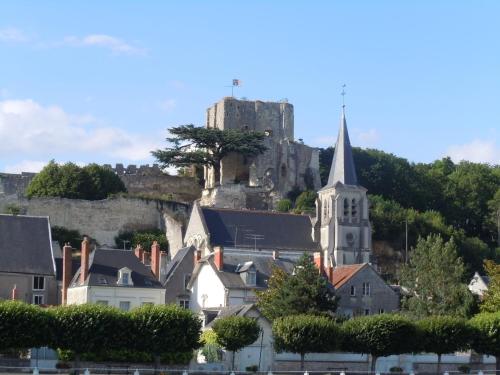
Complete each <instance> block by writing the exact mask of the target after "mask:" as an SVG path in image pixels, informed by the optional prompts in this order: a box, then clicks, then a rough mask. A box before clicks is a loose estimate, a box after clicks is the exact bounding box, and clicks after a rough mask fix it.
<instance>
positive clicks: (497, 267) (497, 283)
mask: <svg viewBox="0 0 500 375" xmlns="http://www.w3.org/2000/svg"><path fill="white" fill-rule="evenodd" d="M484 269H485V270H486V274H487V275H488V277H489V280H490V282H489V285H488V290H487V291H486V293H485V294H484V299H483V302H482V303H481V311H483V312H497V311H500V264H496V263H495V262H493V261H491V260H487V261H485V262H484Z"/></svg>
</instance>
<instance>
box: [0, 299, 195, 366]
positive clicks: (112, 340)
mask: <svg viewBox="0 0 500 375" xmlns="http://www.w3.org/2000/svg"><path fill="white" fill-rule="evenodd" d="M200 330H201V322H200V320H199V319H198V318H197V317H195V316H194V315H193V314H192V313H191V312H190V311H189V310H186V309H182V308H180V307H178V306H174V305H167V306H165V305H161V306H143V307H140V308H137V309H135V310H132V311H131V312H122V311H120V310H118V309H116V308H113V307H108V306H102V305H91V304H85V305H70V306H60V307H54V308H48V309H43V308H40V307H38V306H34V305H28V304H25V303H22V302H16V301H4V302H0V337H1V339H0V351H4V350H8V349H25V348H32V347H40V346H48V347H51V348H54V349H60V350H62V351H71V352H72V353H74V359H75V361H76V362H78V361H79V360H80V358H81V356H82V355H83V354H87V356H88V354H89V353H91V354H93V355H97V356H98V355H99V354H100V353H102V352H103V351H108V352H109V351H119V350H123V349H124V348H126V349H128V350H130V351H134V352H144V353H151V354H152V355H153V356H154V358H155V360H156V361H157V362H159V359H160V357H162V356H163V357H168V356H169V355H173V354H178V353H187V352H192V350H193V349H196V348H197V347H198V346H199V336H200Z"/></svg>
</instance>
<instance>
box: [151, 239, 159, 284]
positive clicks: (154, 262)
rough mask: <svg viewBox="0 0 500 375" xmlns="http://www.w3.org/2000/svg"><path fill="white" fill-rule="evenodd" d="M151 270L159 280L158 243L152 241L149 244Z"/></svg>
mask: <svg viewBox="0 0 500 375" xmlns="http://www.w3.org/2000/svg"><path fill="white" fill-rule="evenodd" d="M151 272H153V275H155V277H156V279H157V280H160V245H158V241H154V242H153V244H152V245H151Z"/></svg>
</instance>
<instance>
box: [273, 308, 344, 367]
mask: <svg viewBox="0 0 500 375" xmlns="http://www.w3.org/2000/svg"><path fill="white" fill-rule="evenodd" d="M273 336H274V348H275V349H276V351H277V352H283V351H287V352H292V353H298V354H300V355H301V369H303V368H304V356H305V354H307V353H328V352H332V351H334V350H335V349H336V348H337V347H338V345H339V343H340V329H339V328H338V327H337V325H336V324H335V322H334V321H333V319H331V318H330V317H326V316H315V315H289V316H283V317H281V318H278V319H276V320H275V321H274V322H273Z"/></svg>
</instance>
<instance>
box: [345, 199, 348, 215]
mask: <svg viewBox="0 0 500 375" xmlns="http://www.w3.org/2000/svg"><path fill="white" fill-rule="evenodd" d="M347 216H349V201H348V200H347V198H344V217H347Z"/></svg>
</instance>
